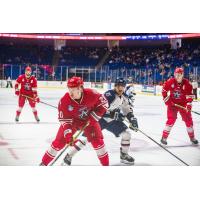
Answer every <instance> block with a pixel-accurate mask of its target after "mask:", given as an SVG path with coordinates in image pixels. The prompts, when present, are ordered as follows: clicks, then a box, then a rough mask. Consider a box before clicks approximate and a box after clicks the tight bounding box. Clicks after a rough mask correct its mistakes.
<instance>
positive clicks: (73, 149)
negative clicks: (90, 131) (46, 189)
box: [61, 136, 87, 166]
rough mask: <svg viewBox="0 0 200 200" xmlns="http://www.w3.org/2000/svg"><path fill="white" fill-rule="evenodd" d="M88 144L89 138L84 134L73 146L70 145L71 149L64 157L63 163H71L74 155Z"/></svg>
mask: <svg viewBox="0 0 200 200" xmlns="http://www.w3.org/2000/svg"><path fill="white" fill-rule="evenodd" d="M86 144H87V138H86V137H84V136H82V137H80V138H79V139H77V140H76V141H75V142H74V144H73V146H71V147H69V151H68V152H67V154H66V156H65V157H64V159H63V162H62V164H61V165H63V166H65V165H71V163H72V157H74V156H75V155H76V153H78V152H79V151H80V150H81V149H83V148H84V147H85V146H86Z"/></svg>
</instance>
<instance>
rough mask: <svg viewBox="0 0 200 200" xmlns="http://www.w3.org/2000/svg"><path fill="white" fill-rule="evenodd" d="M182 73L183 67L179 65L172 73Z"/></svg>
mask: <svg viewBox="0 0 200 200" xmlns="http://www.w3.org/2000/svg"><path fill="white" fill-rule="evenodd" d="M183 73H184V71H183V68H181V67H178V68H176V69H175V71H174V74H183Z"/></svg>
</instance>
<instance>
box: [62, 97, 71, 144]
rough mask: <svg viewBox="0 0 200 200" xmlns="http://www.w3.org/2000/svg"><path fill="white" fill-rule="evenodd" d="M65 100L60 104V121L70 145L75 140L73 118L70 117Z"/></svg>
mask: <svg viewBox="0 0 200 200" xmlns="http://www.w3.org/2000/svg"><path fill="white" fill-rule="evenodd" d="M66 107H67V106H66V105H65V103H63V99H61V100H60V102H59V104H58V120H59V122H60V124H61V126H62V128H63V134H64V137H65V138H66V141H67V142H68V143H70V142H71V141H72V139H73V131H72V130H73V128H72V127H73V118H72V117H70V115H69V113H68V111H67V109H66Z"/></svg>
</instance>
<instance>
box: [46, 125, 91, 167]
mask: <svg viewBox="0 0 200 200" xmlns="http://www.w3.org/2000/svg"><path fill="white" fill-rule="evenodd" d="M88 125H89V122H87V123H86V124H85V125H84V126H83V127H82V128H81V129H80V130H79V131H78V132H77V134H76V135H75V137H73V140H72V142H70V143H69V144H67V145H66V146H65V147H64V149H63V150H62V151H61V152H60V154H59V155H58V156H57V157H56V158H55V159H54V160H53V161H52V162H51V164H50V165H49V166H52V165H54V163H55V162H56V161H57V160H58V159H59V158H60V156H61V155H62V154H63V153H64V152H65V151H66V149H67V148H68V147H69V146H70V145H72V144H73V142H74V141H75V140H76V139H77V138H78V137H79V136H80V135H81V134H82V133H83V131H84V130H85V128H86V127H87V126H88Z"/></svg>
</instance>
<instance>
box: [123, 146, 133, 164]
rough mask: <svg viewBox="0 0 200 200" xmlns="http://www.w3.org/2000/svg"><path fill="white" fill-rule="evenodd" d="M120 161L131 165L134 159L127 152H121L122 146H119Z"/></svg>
mask: <svg viewBox="0 0 200 200" xmlns="http://www.w3.org/2000/svg"><path fill="white" fill-rule="evenodd" d="M120 161H121V163H124V164H129V165H133V164H134V161H135V159H134V158H133V157H131V156H130V155H128V154H127V153H123V152H122V148H120Z"/></svg>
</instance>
